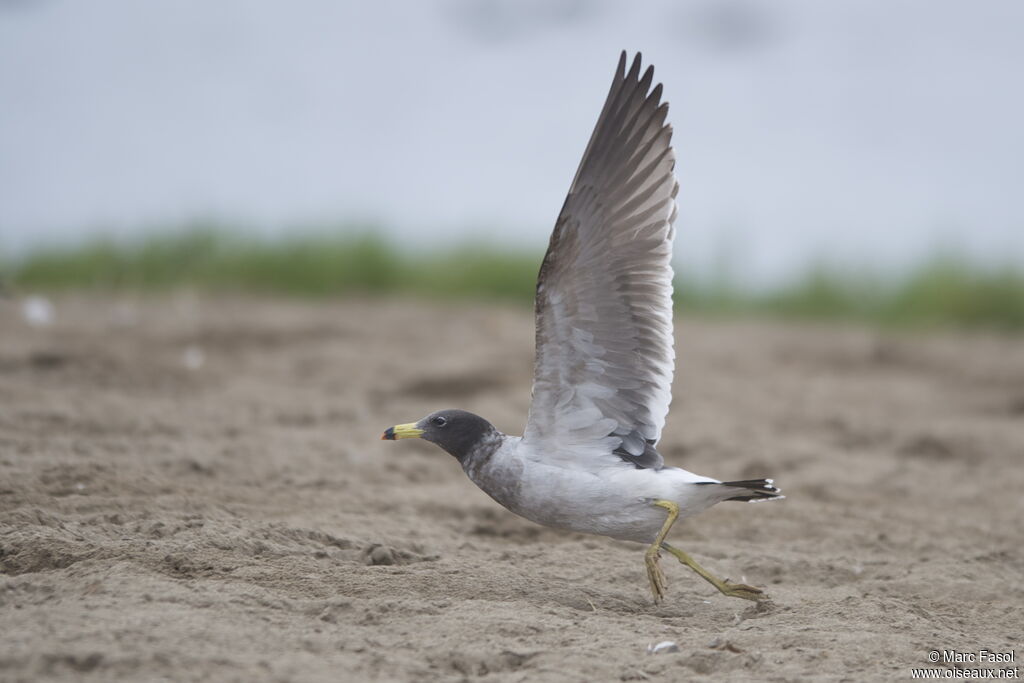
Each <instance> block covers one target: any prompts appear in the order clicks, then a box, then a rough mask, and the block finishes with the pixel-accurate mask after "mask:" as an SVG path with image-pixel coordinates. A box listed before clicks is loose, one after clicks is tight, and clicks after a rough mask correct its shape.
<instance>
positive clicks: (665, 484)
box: [381, 51, 783, 604]
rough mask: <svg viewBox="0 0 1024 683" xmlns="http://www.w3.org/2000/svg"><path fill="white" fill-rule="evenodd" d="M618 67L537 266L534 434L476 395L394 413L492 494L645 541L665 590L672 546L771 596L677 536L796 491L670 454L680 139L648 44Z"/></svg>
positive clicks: (512, 506)
mask: <svg viewBox="0 0 1024 683" xmlns="http://www.w3.org/2000/svg"><path fill="white" fill-rule="evenodd" d="M626 65H627V57H626V53H625V51H623V53H622V55H621V57H620V58H619V63H618V67H617V69H616V73H615V78H614V79H613V81H612V85H611V89H610V90H609V92H608V97H607V99H606V100H605V103H604V107H603V108H602V110H601V114H600V116H599V117H598V120H597V125H596V126H595V127H594V132H593V133H592V135H591V137H590V142H589V143H588V144H587V148H586V150H585V151H584V153H583V160H582V161H581V162H580V165H579V169H578V170H577V171H576V176H575V178H574V179H573V181H572V185H571V186H570V187H569V194H568V196H567V197H566V199H565V204H564V205H563V206H562V210H561V213H559V215H558V220H557V221H556V223H555V227H554V230H553V232H552V234H551V240H550V242H549V244H548V250H547V253H546V254H545V256H544V260H543V262H542V264H541V267H540V273H539V275H538V277H537V291H536V299H535V303H534V309H535V316H536V327H537V333H536V347H537V350H536V361H535V364H534V381H533V398H532V402H531V405H530V413H529V417H528V419H527V424H526V429H525V431H524V434H523V436H510V435H508V434H502V433H501V432H499V431H498V430H497V429H496V428H495V427H494V425H492V424H491V423H490V422H488V421H487V420H485V419H484V418H482V417H480V416H478V415H474V414H473V413H470V412H466V411H464V410H440V411H437V412H434V413H431V414H430V415H427V416H426V417H424V418H423V419H421V420H419V421H418V422H413V423H408V424H399V425H395V426H394V427H389V428H388V429H387V430H386V431H385V432H384V435H383V436H382V437H381V438H382V439H387V440H394V439H407V438H420V439H425V440H427V441H430V442H433V443H435V444H437V445H438V446H440V447H441V448H442V449H444V450H445V451H447V452H448V453H450V454H451V455H453V456H455V458H456V459H457V460H458V461H459V464H460V465H462V469H463V471H465V473H466V474H467V475H468V476H469V478H470V479H471V480H472V481H473V483H475V484H476V485H477V486H479V487H480V488H481V489H482V490H483V491H484V492H485V493H486V494H487V495H489V496H490V497H491V498H493V499H494V500H495V501H497V502H498V503H500V504H501V505H503V506H504V507H505V508H507V509H509V510H511V511H512V512H514V513H515V514H517V515H520V516H522V517H525V518H526V519H529V520H531V521H533V522H536V523H538V524H542V525H545V526H550V527H556V528H560V529H569V530H572V531H577V532H584V533H589V534H599V535H603V536H610V537H611V538H616V539H621V540H627V541H637V542H640V543H644V544H646V545H647V546H648V547H647V550H646V552H645V553H644V563H645V565H646V569H647V578H648V581H649V584H650V588H651V593H652V594H653V596H654V601H655V603H656V604H657V603H659V602H661V601H662V600H664V597H665V591H666V588H667V584H666V580H665V574H664V572H663V571H662V569H661V566H660V564H659V558H660V552H661V551H662V550H664V551H666V552H668V553H670V554H671V555H673V556H675V557H676V558H678V559H679V561H680V562H682V563H683V564H685V565H686V566H688V567H689V568H690V569H692V570H693V571H694V572H696V573H697V574H698V575H700V576H701V577H702V578H704V579H705V580H706V581H708V582H709V583H711V584H712V585H713V586H714V587H715V588H717V589H718V590H719V591H720V592H721V593H722V594H724V595H727V596H730V597H736V598H744V599H747V600H762V599H765V598H766V595H765V593H764V592H763V591H762V590H761V589H759V588H755V587H753V586H748V585H745V584H742V583H734V582H732V581H730V580H728V579H720V578H718V577H716V576H715V575H713V574H712V573H711V572H709V571H707V570H706V569H704V568H703V567H701V566H700V565H699V564H697V562H696V561H695V560H694V559H693V558H692V557H690V555H688V554H687V553H685V552H683V551H682V550H680V549H679V548H677V547H675V546H673V545H670V544H669V543H668V542H667V540H666V538H667V537H668V534H669V531H670V530H671V529H672V525H673V524H674V523H675V522H676V521H677V520H679V519H682V518H685V517H691V516H693V515H696V514H697V513H699V512H702V511H704V510H706V509H707V508H709V507H711V506H712V505H714V504H716V503H719V502H722V501H745V502H757V501H765V500H777V499H780V498H783V496H782V495H780V491H779V489H778V488H776V487H775V485H774V484H773V481H772V480H771V479H747V480H743V481H719V480H718V479H712V478H710V477H704V476H701V475H699V474H694V473H692V472H687V471H686V470H684V469H680V468H678V467H669V466H666V465H665V462H664V459H663V458H662V456H661V454H660V453H659V452H658V450H657V448H656V447H657V444H658V440H659V438H660V437H661V430H662V427H664V425H665V417H666V416H667V414H668V408H669V402H670V401H671V399H672V391H671V385H672V375H673V372H674V361H675V352H674V350H673V337H672V275H673V273H672V264H671V259H672V239H673V236H674V233H675V230H674V228H673V222H674V220H675V218H676V205H675V197H676V193H677V191H678V189H679V184H678V182H677V181H676V179H675V176H674V174H673V170H674V167H675V154H674V152H673V150H672V145H671V139H672V127H671V126H670V125H668V124H667V123H666V122H665V119H666V117H667V115H668V103H667V102H665V103H663V102H662V101H661V96H662V86H661V84H660V83H659V84H658V85H656V86H654V88H653V89H652V88H651V83H652V81H653V79H654V68H653V66H648V67H647V69H646V70H645V71H643V73H642V74H641V55H640V54H639V53H637V55H636V57H635V58H634V59H633V61H632V64H631V65H630V66H629V69H628V71H627V68H626Z"/></svg>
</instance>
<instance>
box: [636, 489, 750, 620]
mask: <svg viewBox="0 0 1024 683" xmlns="http://www.w3.org/2000/svg"><path fill="white" fill-rule="evenodd" d="M655 504H657V503H655ZM673 521H675V520H674V519H673ZM662 531H667V529H662ZM658 538H659V539H661V547H662V548H664V549H665V550H667V551H669V552H670V553H672V554H673V555H675V556H676V557H677V558H678V559H679V561H680V562H682V563H683V564H685V565H686V566H687V567H689V568H690V569H692V570H693V571H695V572H697V574H699V575H700V577H701V578H702V579H704V580H705V581H707V582H708V583H710V584H711V585H712V586H714V587H715V588H717V589H718V590H719V591H721V592H722V595H728V596H729V597H731V598H743V599H744V600H765V599H767V598H768V596H767V595H765V594H764V591H762V590H761V589H760V588H754V587H753V586H747V585H745V584H742V583H733V582H732V581H730V580H729V579H720V578H718V577H717V576H715V575H714V574H712V573H711V572H709V571H708V570H707V569H704V567H702V566H700V565H699V564H697V562H696V561H695V560H694V559H693V558H692V557H690V556H689V555H687V554H686V553H684V552H683V551H682V550H680V549H679V548H673V547H672V546H670V545H669V544H668V543H665V541H664V536H663V534H659V535H658ZM647 552H648V553H650V550H648V551H647ZM647 571H648V574H649V573H650V566H649V565H648V570H647Z"/></svg>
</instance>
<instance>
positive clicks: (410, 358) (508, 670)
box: [0, 295, 1024, 681]
mask: <svg viewBox="0 0 1024 683" xmlns="http://www.w3.org/2000/svg"><path fill="white" fill-rule="evenodd" d="M55 303H56V312H57V317H56V321H55V323H54V324H53V325H51V326H48V327H45V328H31V327H29V326H28V325H27V324H26V323H25V322H24V321H23V320H22V317H21V312H20V309H19V308H18V307H17V306H16V305H15V304H14V302H11V301H6V302H0V633H2V639H0V680H3V681H22V680H24V681H29V680H87V681H111V680H132V681H149V680H175V681H188V680H195V681H200V680H204V681H205V680H238V681H253V680H272V681H278V680H280V681H346V680H352V681H362V680H416V681H433V680H461V679H466V680H477V679H479V680H489V681H593V680H611V681H614V680H682V679H688V680H710V679H714V680H749V679H752V678H757V679H765V680H798V679H821V680H851V681H860V680H873V679H889V678H909V677H910V669H911V667H924V666H928V661H927V654H928V652H929V651H930V650H932V649H940V650H941V649H955V650H958V651H966V652H976V651H977V650H980V649H987V650H991V651H1009V650H1013V649H1016V656H1017V659H1018V660H1020V659H1021V658H1024V652H1021V651H1020V647H1021V643H1022V634H1024V590H1022V581H1024V549H1022V537H1024V532H1022V519H1024V495H1022V491H1024V465H1022V457H1024V343H1022V339H1021V338H1019V337H1017V338H1011V337H1005V338H999V337H998V336H986V335H954V334H948V335H939V336H914V335H893V334H880V333H877V332H872V331H868V330H864V329H859V328H833V327H816V326H810V325H804V326H796V325H783V324H779V323H762V322H754V321H748V322H736V321H731V322H716V321H694V320H684V321H680V323H679V324H678V340H677V349H678V352H679V357H680V369H679V374H678V376H677V380H676V384H675V402H674V405H673V412H672V414H671V415H670V416H669V422H668V426H667V428H666V430H665V438H664V440H663V441H662V444H661V450H662V452H663V453H664V455H665V457H666V460H667V461H668V462H669V463H670V464H673V465H679V466H683V467H686V468H687V469H691V470H694V471H696V472H700V473H702V474H707V475H711V476H715V477H720V478H728V479H742V478H749V477H759V476H772V477H774V478H775V479H776V481H777V482H778V483H779V484H780V485H781V486H782V487H783V488H784V490H785V492H786V493H787V494H788V496H789V498H788V499H787V500H785V501H782V502H779V503H770V504H760V505H747V504H739V503H725V504H722V505H719V506H718V507H716V508H714V509H712V510H710V511H709V512H707V513H705V514H704V515H702V516H700V517H698V518H696V519H693V520H687V521H686V522H685V523H682V524H680V525H679V526H678V528H677V530H676V532H675V533H674V539H675V542H676V545H679V546H681V547H683V548H685V549H688V550H689V551H690V552H691V553H692V554H693V555H695V556H696V557H697V558H698V559H699V560H701V561H703V562H704V564H705V566H707V567H708V568H709V569H712V570H713V571H716V572H717V573H719V574H720V575H725V576H729V577H732V578H733V579H737V580H745V581H746V582H748V583H752V584H755V585H761V586H763V587H765V588H766V589H767V590H768V592H769V593H770V595H771V598H772V600H771V601H770V602H767V603H763V604H760V605H755V604H753V603H749V602H745V601H741V600H737V599H732V598H726V597H724V596H721V595H718V594H716V593H714V592H713V589H712V588H711V587H710V586H709V585H708V584H706V583H704V582H703V581H701V580H700V579H699V578H698V577H697V576H696V575H694V574H693V573H692V572H690V571H689V570H687V569H686V568H685V567H683V566H682V565H679V564H678V563H676V562H675V560H673V559H672V558H671V557H666V558H665V559H664V560H663V563H664V566H665V568H666V572H667V574H668V578H669V583H670V587H669V599H668V600H667V602H666V603H664V604H663V605H661V606H658V607H656V606H654V605H653V604H652V602H651V598H650V595H649V593H648V588H647V585H646V580H645V575H644V569H643V561H642V548H641V547H639V546H636V545H632V544H629V543H622V542H616V541H612V540H609V539H604V538H599V537H588V536H583V535H579V534H573V533H562V532H558V531H552V530H547V529H543V528H540V527H537V526H535V525H533V524H531V523H529V522H527V521H525V520H521V519H519V518H516V517H515V516H513V515H512V514H511V513H509V512H506V511H504V510H503V509H501V508H499V507H498V506H497V505H496V504H495V503H493V502H492V501H491V500H490V499H489V498H487V497H486V496H485V495H484V494H483V493H481V492H480V491H478V490H477V489H476V488H475V487H474V486H473V485H472V484H471V483H470V482H469V481H468V480H467V479H465V477H464V475H463V473H462V471H461V470H460V469H459V467H458V465H457V463H456V462H455V461H454V460H453V459H452V458H451V457H450V456H448V455H446V454H445V453H443V452H441V451H440V450H437V449H435V448H434V447H432V446H430V445H429V444H425V443H420V442H409V441H404V442H398V443H391V442H383V441H380V440H379V436H380V433H381V431H382V430H383V429H384V428H385V427H387V426H389V425H391V424H394V423H396V422H405V421H409V420H413V419H417V418H419V417H421V416H422V415H424V414H426V413H427V412H429V411H431V410H433V409H437V408H441V407H463V408H467V409H471V410H473V411H475V412H479V413H481V414H483V415H485V416H488V417H490V418H492V420H493V421H494V422H495V423H496V424H497V426H498V427H499V428H502V429H504V430H505V431H509V432H513V433H520V432H521V428H522V423H523V421H524V419H525V415H526V410H527V405H528V401H529V393H530V373H531V364H532V354H533V349H532V339H533V332H532V318H531V315H530V313H529V311H527V310H523V309H518V308H498V309H495V308H489V307H484V306H475V307H474V306H442V305H438V304H430V305H424V304H416V303H411V302H391V301H381V302H373V301H366V302H341V303H329V304H307V303H295V302H274V301H255V300H241V299H240V300H234V299H217V300H213V301H208V300H203V299H200V298H197V297H190V296H185V295H180V296H176V297H170V298H161V299H156V300H135V301H131V300H112V299H96V298H93V299H77V298H65V299H58V300H57V301H56V302H55ZM664 640H671V641H675V642H676V643H678V646H679V649H680V650H679V652H675V653H663V654H653V655H652V654H648V653H647V646H648V644H650V643H656V642H659V641H664Z"/></svg>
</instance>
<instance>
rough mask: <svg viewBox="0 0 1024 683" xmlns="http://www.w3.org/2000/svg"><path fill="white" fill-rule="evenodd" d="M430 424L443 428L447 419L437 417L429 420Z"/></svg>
mask: <svg viewBox="0 0 1024 683" xmlns="http://www.w3.org/2000/svg"><path fill="white" fill-rule="evenodd" d="M430 424H432V425H434V426H435V427H444V426H445V425H446V424H448V418H447V417H442V416H440V415H438V416H437V417H434V418H431V419H430Z"/></svg>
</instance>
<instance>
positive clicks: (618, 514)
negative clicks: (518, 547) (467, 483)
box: [467, 453, 721, 543]
mask: <svg viewBox="0 0 1024 683" xmlns="http://www.w3.org/2000/svg"><path fill="white" fill-rule="evenodd" d="M496 455H498V454H496ZM501 455H502V456H503V457H494V458H492V459H491V461H490V462H489V463H487V465H485V466H484V467H481V468H480V469H479V470H475V471H470V470H467V474H468V475H469V476H470V478H471V479H472V480H473V481H474V482H475V483H476V484H477V485H478V486H479V487H480V488H481V489H483V490H484V491H485V492H486V493H487V494H488V495H490V496H491V497H492V498H494V499H495V500H496V501H498V502H499V503H501V504H502V505H503V506H505V507H506V508H508V509H509V510H511V511H512V512H515V513H516V514H518V515H520V516H522V517H525V518H527V519H529V520H531V521H534V522H537V523H538V524H543V525H545V526H551V527H557V528H561V529H570V530H573V531H580V532H584V533H591V534H600V535H602V536H611V537H612V538H618V539H622V540H628V541H639V542H641V543H650V542H651V541H653V540H654V537H655V536H656V535H657V534H658V531H660V530H661V527H662V525H664V523H665V518H666V516H667V514H668V513H667V511H666V510H665V509H664V508H662V507H658V506H655V505H653V504H652V503H653V501H655V500H668V501H671V502H673V503H676V504H677V505H678V506H679V517H680V518H683V517H688V516H690V515H694V514H697V513H699V512H701V511H703V510H705V509H707V508H708V507H710V506H711V505H714V504H715V503H717V502H718V501H719V500H721V498H716V497H715V496H714V494H715V493H718V491H715V489H718V488H719V487H714V486H701V485H698V484H696V483H695V482H698V481H709V482H713V481H715V480H713V479H708V478H707V477H700V476H698V475H694V474H692V473H690V472H687V471H686V470H681V469H676V468H666V469H662V470H657V471H655V470H649V469H636V468H635V467H633V466H632V465H629V464H626V463H623V464H622V465H621V466H619V465H611V466H605V467H597V468H594V469H582V468H567V467H565V466H562V465H561V464H557V465H556V464H548V463H543V462H536V461H533V460H525V459H521V458H519V457H516V454H515V453H502V454H501Z"/></svg>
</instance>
